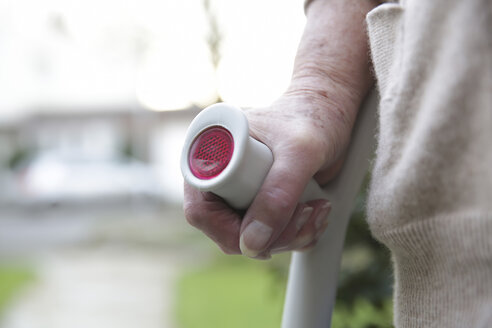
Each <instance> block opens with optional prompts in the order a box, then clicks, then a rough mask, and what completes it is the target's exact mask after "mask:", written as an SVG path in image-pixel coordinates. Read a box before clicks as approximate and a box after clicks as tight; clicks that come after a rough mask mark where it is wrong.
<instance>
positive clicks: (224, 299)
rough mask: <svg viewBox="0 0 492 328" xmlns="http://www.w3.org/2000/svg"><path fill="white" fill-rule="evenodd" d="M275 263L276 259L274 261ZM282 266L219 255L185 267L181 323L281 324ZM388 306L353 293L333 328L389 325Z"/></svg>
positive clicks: (200, 326) (194, 326)
mask: <svg viewBox="0 0 492 328" xmlns="http://www.w3.org/2000/svg"><path fill="white" fill-rule="evenodd" d="M277 264H278V262H277ZM285 273H286V272H285V267H282V266H281V265H280V266H279V265H275V261H274V262H273V265H272V263H270V262H258V261H253V260H248V259H245V258H239V257H222V258H221V260H220V261H218V262H216V263H213V264H211V265H210V266H208V267H205V268H203V269H200V270H197V271H193V272H189V273H187V274H185V275H183V276H182V277H181V279H180V280H179V283H178V295H177V308H176V315H177V321H178V324H179V326H178V327H179V328H276V327H280V322H281V316H282V306H283V300H284V294H285V285H286V274H285ZM391 322H392V305H391V301H390V300H389V299H388V300H387V301H384V302H383V303H382V304H379V306H376V305H374V304H372V303H371V302H370V301H368V300H366V299H363V298H357V299H356V300H355V302H354V303H353V304H352V305H351V306H349V305H347V304H345V303H343V302H341V301H338V302H337V305H336V307H335V311H334V314H333V318H332V327H333V328H373V327H378V328H379V327H381V328H386V327H392V325H391Z"/></svg>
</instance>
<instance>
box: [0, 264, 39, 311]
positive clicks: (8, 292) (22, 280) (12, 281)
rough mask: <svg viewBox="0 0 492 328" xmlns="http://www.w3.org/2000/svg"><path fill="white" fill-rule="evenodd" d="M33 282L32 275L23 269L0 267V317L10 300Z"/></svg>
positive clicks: (29, 271)
mask: <svg viewBox="0 0 492 328" xmlns="http://www.w3.org/2000/svg"><path fill="white" fill-rule="evenodd" d="M33 280H34V273H33V272H32V271H31V270H29V269H25V268H17V267H0V315H1V314H2V312H3V310H4V308H5V306H6V305H7V304H8V303H9V302H10V301H11V300H12V298H13V297H14V296H15V295H16V294H17V293H18V292H19V291H20V290H22V288H23V287H25V286H26V284H28V283H29V282H31V281H33Z"/></svg>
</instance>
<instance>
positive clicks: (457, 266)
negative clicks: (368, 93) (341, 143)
mask: <svg viewBox="0 0 492 328" xmlns="http://www.w3.org/2000/svg"><path fill="white" fill-rule="evenodd" d="M367 23H368V33H369V40H370V45H371V54H372V58H373V64H374V69H375V73H376V76H377V80H378V87H379V91H380V94H381V104H380V117H379V119H380V131H379V140H378V148H377V157H376V161H375V167H374V172H373V180H372V184H371V188H370V196H369V201H368V220H369V224H370V227H371V230H372V233H373V235H374V236H375V237H376V238H377V239H379V240H380V241H381V242H383V243H384V244H385V245H387V246H388V248H389V249H390V250H391V253H392V257H393V260H394V270H395V292H394V301H395V325H396V327H398V328H400V327H401V328H409V327H446V328H454V327H456V328H458V327H460V328H461V327H492V2H491V1H490V0H427V1H424V0H421V1H418V0H407V1H401V2H400V3H386V4H383V5H380V6H379V7H376V8H375V9H373V10H372V11H371V12H370V13H369V14H368V16H367Z"/></svg>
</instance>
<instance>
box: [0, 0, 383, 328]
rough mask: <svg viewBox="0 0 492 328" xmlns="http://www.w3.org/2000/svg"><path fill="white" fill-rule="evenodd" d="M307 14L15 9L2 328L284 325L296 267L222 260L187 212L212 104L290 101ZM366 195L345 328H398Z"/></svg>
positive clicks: (1, 180)
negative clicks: (197, 135) (200, 122)
mask: <svg viewBox="0 0 492 328" xmlns="http://www.w3.org/2000/svg"><path fill="white" fill-rule="evenodd" d="M302 6H303V0H294V1H282V0H270V1H260V0H248V1H226V0H180V1H171V0H138V1H137V0H124V1H122V0H118V1H117V0H86V1H77V0H42V1H39V0H15V1H14V0H12V1H9V0H0V327H1V328H77V327H84V328H85V327H93V328H97V327H104V328H112V327H118V328H125V327H132V328H133V327H141V328H154V327H155V328H157V327H159V328H194V327H200V328H208V327H214V328H221V327H234V328H241V327H254V328H262V327H278V326H279V322H280V317H281V310H282V302H283V297H284V292H285V282H286V276H287V267H288V263H289V255H288V254H287V255H280V256H275V257H274V258H273V260H271V261H268V262H256V261H253V260H249V259H246V258H243V257H238V256H226V255H223V254H222V253H221V252H220V251H219V250H218V249H217V247H215V246H214V245H213V243H212V242H210V241H209V240H208V239H206V238H205V237H204V236H202V235H201V234H200V233H199V232H197V231H195V230H194V229H193V228H191V227H189V226H188V225H187V224H186V223H185V220H184V217H183V213H182V210H181V203H182V197H183V196H182V178H181V174H180V171H179V156H180V151H181V144H182V141H183V138H184V134H185V131H186V128H187V126H188V124H189V123H190V121H191V120H192V119H193V117H194V116H195V115H196V114H197V113H198V112H199V111H200V110H201V109H202V108H204V107H205V106H207V105H210V104H212V103H215V102H217V101H227V102H231V103H234V104H237V105H239V106H246V107H249V106H265V105H268V104H269V103H270V102H271V101H273V100H274V99H275V98H276V97H278V96H279V95H280V94H281V93H282V92H283V90H284V89H285V88H286V87H287V85H288V82H289V79H290V74H291V67H292V63H293V60H294V55H295V50H296V47H297V43H298V41H299V39H300V36H301V33H302V29H303V25H304V23H305V17H304V13H303V9H302ZM364 199H365V194H364V192H362V193H361V194H360V195H359V199H358V206H357V208H356V210H355V211H354V215H353V218H352V221H351V225H350V227H349V234H348V237H347V245H346V248H345V253H344V255H343V263H342V272H341V276H340V289H339V293H338V299H339V300H338V303H337V308H336V312H335V315H334V319H333V327H390V326H391V320H392V319H391V301H390V297H391V276H390V265H389V259H388V254H387V252H386V251H385V249H383V248H382V246H380V245H379V244H378V243H376V242H375V241H374V240H373V239H372V238H371V237H370V234H369V232H368V229H367V226H366V224H365V221H364V216H365V214H364Z"/></svg>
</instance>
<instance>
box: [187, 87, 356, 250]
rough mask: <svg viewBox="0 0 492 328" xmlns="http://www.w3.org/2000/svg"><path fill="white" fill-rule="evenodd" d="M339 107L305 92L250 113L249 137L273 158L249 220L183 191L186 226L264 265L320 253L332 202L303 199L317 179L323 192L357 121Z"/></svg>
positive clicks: (209, 197)
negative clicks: (287, 255) (281, 257)
mask: <svg viewBox="0 0 492 328" xmlns="http://www.w3.org/2000/svg"><path fill="white" fill-rule="evenodd" d="M340 106H343V104H340V103H335V102H333V101H331V100H330V99H329V98H327V97H324V96H322V95H319V94H316V93H311V92H309V91H305V90H303V91H302V92H292V93H287V94H285V95H284V96H282V97H281V98H280V99H279V100H278V101H276V102H275V103H274V104H273V105H272V106H270V107H268V108H261V109H250V110H246V111H245V114H246V116H247V118H248V121H249V123H250V134H251V136H252V137H254V138H256V139H258V140H260V141H261V142H263V143H264V144H266V145H267V146H268V147H269V148H270V149H271V150H272V152H273V156H274V163H273V166H272V168H271V169H270V171H269V173H268V175H267V176H266V178H265V180H264V182H263V185H262V187H261V188H260V190H259V192H258V194H257V196H256V198H255V199H254V201H253V203H252V204H251V205H250V207H249V208H248V210H247V211H246V213H240V212H238V211H235V210H234V209H232V208H230V207H229V206H228V205H227V204H226V203H225V202H224V201H223V200H222V199H221V198H220V197H218V196H216V195H214V194H212V193H208V192H201V191H198V190H196V189H194V188H192V187H191V186H189V185H187V184H185V201H184V210H185V215H186V218H187V220H188V222H189V223H190V224H191V225H193V226H194V227H196V228H198V229H200V230H202V231H203V232H204V233H205V234H206V235H207V236H209V237H210V238H211V239H212V240H213V241H214V242H215V243H217V245H218V246H219V247H220V248H221V249H222V250H223V251H224V252H225V253H227V254H239V253H242V254H244V255H246V256H249V257H254V258H258V259H266V258H269V257H270V254H273V253H278V252H282V251H289V250H304V249H308V248H311V247H312V246H314V245H315V244H316V242H317V241H318V239H319V238H320V236H321V235H322V233H323V232H324V231H325V229H326V227H327V224H328V221H327V217H328V214H329V212H330V209H331V206H330V203H329V200H326V199H317V200H312V201H308V202H306V203H298V200H299V198H300V196H301V195H302V192H303V191H304V188H305V186H306V184H307V183H308V181H309V180H310V179H311V178H312V177H313V176H314V177H315V179H316V181H317V182H318V183H319V184H320V185H324V184H326V183H327V182H328V181H329V180H330V179H331V178H333V176H334V175H335V174H336V172H337V171H338V169H339V167H340V166H341V163H342V160H343V154H344V150H345V148H346V146H347V144H348V141H349V136H350V130H351V126H352V119H351V118H349V117H347V116H346V114H344V113H345V112H344V111H342V110H341V109H340ZM243 214H244V216H243Z"/></svg>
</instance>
